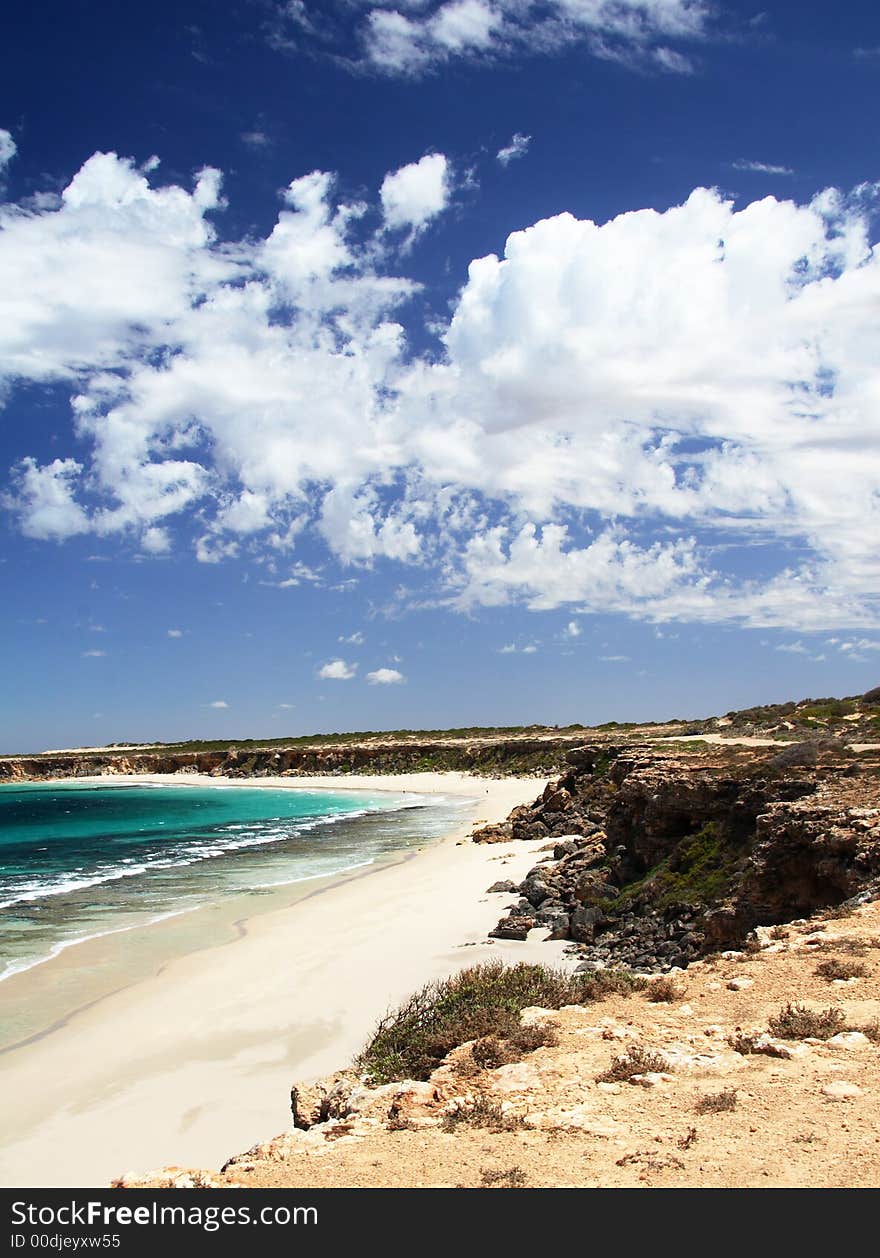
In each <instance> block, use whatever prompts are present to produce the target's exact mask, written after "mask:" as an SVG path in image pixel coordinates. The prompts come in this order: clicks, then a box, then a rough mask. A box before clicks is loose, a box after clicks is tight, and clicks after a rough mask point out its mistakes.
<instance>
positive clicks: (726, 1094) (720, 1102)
mask: <svg viewBox="0 0 880 1258" xmlns="http://www.w3.org/2000/svg"><path fill="white" fill-rule="evenodd" d="M736 1104H737V1098H736V1088H725V1089H724V1090H723V1091H722V1092H707V1093H706V1095H705V1096H701V1097H700V1099H699V1100H698V1101H697V1103H696V1105H695V1106H694V1111H695V1112H696V1113H697V1114H724V1113H727V1112H728V1111H730V1110H733V1109H736Z"/></svg>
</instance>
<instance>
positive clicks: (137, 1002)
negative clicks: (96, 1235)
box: [0, 773, 563, 1187]
mask: <svg viewBox="0 0 880 1258" xmlns="http://www.w3.org/2000/svg"><path fill="white" fill-rule="evenodd" d="M77 780H78V781H83V780H84V779H77ZM98 780H100V781H105V782H106V779H98ZM121 780H124V779H120V778H114V779H113V781H114V782H119V781H121ZM132 780H134V781H136V782H139V783H142V782H144V781H145V780H152V781H156V782H173V783H177V784H182V783H187V782H191V783H197V782H200V781H208V782H211V783H212V784H216V783H217V782H218V780H219V781H222V779H216V778H209V779H201V778H199V777H198V776H196V775H183V774H175V775H174V776H173V777H170V778H162V777H160V776H158V775H157V776H155V777H152V778H150V779H147V778H145V777H143V776H138V777H137V778H135V779H132ZM231 784H234V785H246V786H248V787H254V786H256V785H264V786H267V787H271V786H275V787H277V786H286V787H295V788H305V789H322V788H328V789H333V790H340V789H345V788H349V789H366V790H369V791H377V790H391V791H395V792H400V791H418V792H422V793H426V794H433V793H439V794H444V795H452V794H457V795H461V796H467V797H469V798H472V799H474V801H475V802H474V810H473V813H472V815H471V816H470V817H469V818H468V823H467V825H464V826H462V827H461V828H460V829H459V831H457V832H456V833H453V834H451V835H450V836H448V837H447V838H446V839H444V840H443V841H442V842H441V843H439V844H435V845H434V846H432V847H430V848H427V849H425V850H423V851H420V852H418V853H416V854H414V855H413V856H412V857H410V858H409V859H406V860H404V861H402V862H400V863H398V864H394V865H390V866H385V867H384V868H379V869H376V870H375V871H370V872H368V873H366V874H364V875H361V876H358V877H354V878H349V880H348V881H345V882H343V883H342V884H336V885H333V886H331V887H330V888H329V889H326V890H322V891H320V892H319V893H316V894H313V895H311V896H309V897H308V898H307V899H304V900H302V901H300V902H299V903H298V904H297V905H296V906H295V907H294V908H292V909H288V910H286V911H284V912H272V913H266V914H263V915H261V916H257V917H254V918H252V919H250V920H247V921H242V922H240V923H238V930H239V938H238V939H237V940H236V941H235V942H233V943H231V944H229V945H226V946H223V947H219V948H211V949H207V950H204V951H202V952H199V953H195V954H192V955H189V956H186V957H181V958H179V959H177V960H175V961H173V962H171V963H169V964H167V965H165V966H163V967H161V968H160V969H159V970H158V971H157V972H156V973H155V974H154V975H152V976H151V977H150V978H148V979H146V980H143V981H139V982H137V983H135V984H133V985H131V986H129V987H127V988H125V989H123V990H122V991H118V992H116V993H114V994H112V995H110V996H107V997H105V998H104V999H102V1000H100V1001H98V1002H96V1003H94V1004H92V1005H90V1006H87V1007H85V1008H83V1009H81V1010H79V1011H78V1012H77V1013H75V1014H74V1015H73V1016H72V1017H70V1018H68V1019H66V1020H65V1022H64V1023H63V1024H62V1025H60V1026H59V1027H57V1028H56V1029H53V1030H51V1031H50V1032H48V1033H47V1034H46V1035H44V1036H42V1037H41V1038H39V1039H38V1040H37V1041H36V1042H33V1043H30V1044H27V1045H26V1046H24V1047H20V1048H13V1049H11V1050H10V1051H8V1052H6V1053H4V1054H3V1055H2V1056H0V1094H2V1096H3V1098H4V1102H3V1130H4V1139H3V1146H4V1147H3V1149H2V1151H0V1184H3V1185H5V1186H9V1187H12V1186H31V1187H34V1186H47V1187H51V1186H58V1187H65V1186H92V1185H101V1184H105V1183H107V1182H108V1181H109V1179H110V1178H111V1177H112V1176H113V1175H116V1174H119V1173H120V1172H121V1171H125V1170H126V1169H127V1168H136V1169H143V1168H145V1167H149V1166H154V1165H161V1164H167V1163H169V1162H176V1163H178V1164H184V1165H186V1164H189V1165H199V1164H201V1165H217V1164H219V1163H220V1162H222V1161H224V1160H225V1158H226V1157H227V1156H229V1155H231V1154H232V1153H235V1152H236V1151H238V1150H240V1149H242V1148H245V1147H247V1146H248V1145H249V1144H252V1143H254V1142H255V1141H257V1140H259V1139H265V1137H266V1136H267V1134H270V1133H272V1132H274V1131H279V1130H283V1129H284V1128H285V1127H286V1126H288V1125H289V1121H290V1118H289V1112H288V1095H289V1091H290V1086H291V1084H292V1083H293V1082H294V1081H295V1080H298V1081H303V1080H309V1079H312V1078H315V1077H317V1076H319V1075H321V1074H325V1073H327V1072H328V1071H330V1070H333V1069H336V1068H337V1067H339V1066H340V1065H344V1064H345V1063H346V1062H347V1061H348V1060H350V1058H351V1057H352V1055H353V1054H354V1053H355V1052H356V1051H357V1050H358V1049H359V1048H360V1047H361V1045H362V1044H363V1042H364V1040H365V1039H366V1037H367V1035H368V1033H369V1031H370V1029H371V1027H372V1026H373V1024H374V1023H375V1022H376V1020H377V1019H378V1018H379V1017H381V1015H382V1014H383V1013H384V1012H385V1011H386V1010H387V1009H388V1007H389V1006H391V1005H394V1004H396V1003H398V1002H399V1001H400V1000H402V999H403V998H404V997H405V996H407V995H408V994H409V993H410V992H411V991H412V990H413V989H415V988H417V987H419V986H421V985H422V984H423V983H424V982H426V981H427V980H428V979H430V978H432V977H438V976H441V975H444V974H447V973H450V972H452V971H454V970H455V969H458V968H461V967H462V966H464V965H467V964H472V963H473V962H475V961H478V960H481V959H485V958H488V957H491V956H504V957H507V958H508V959H515V960H518V959H527V958H528V959H542V960H544V961H553V960H555V959H557V958H558V957H560V956H561V951H562V947H563V945H562V944H552V945H551V944H542V943H540V942H537V941H536V942H535V943H534V944H533V943H531V942H529V943H527V944H517V943H508V942H503V941H496V942H491V943H490V942H488V941H487V940H486V933H487V931H488V930H489V929H491V927H492V925H494V923H495V921H496V920H497V918H498V916H499V913H500V908H501V904H500V897H498V896H492V897H488V896H486V895H485V894H484V893H485V890H486V888H487V887H488V886H489V885H490V883H492V882H494V881H495V880H497V879H498V878H502V877H503V878H508V877H510V878H513V879H514V880H516V881H518V880H520V879H521V878H522V877H523V876H524V874H525V873H526V871H527V870H528V869H529V868H530V867H531V866H532V865H533V864H534V862H535V859H536V851H535V845H534V844H533V843H531V844H529V843H517V844H510V845H505V854H504V855H503V856H502V855H501V854H500V853H499V851H498V849H497V847H495V846H493V845H484V846H475V845H473V844H469V843H463V842H461V841H460V840H461V839H462V837H463V835H465V834H467V833H468V831H469V829H470V826H471V825H472V824H473V823H474V822H475V821H486V822H491V821H498V820H501V819H503V818H505V817H506V816H507V815H508V813H509V812H510V810H511V808H513V807H514V806H515V805H516V804H519V803H524V802H527V801H531V800H533V799H534V798H535V797H536V796H537V795H538V794H539V793H540V791H541V790H542V789H543V787H544V785H545V783H544V781H542V780H539V779H536V778H525V779H515V778H506V779H501V780H489V779H484V778H474V777H469V776H467V775H465V774H459V773H447V774H405V775H396V776H393V777H392V776H389V777H374V776H369V777H363V778H360V777H354V776H351V777H349V776H346V777H345V778H344V779H340V778H339V777H330V778H295V779H290V778H278V779H271V778H263V779H260V781H259V782H255V781H253V780H248V781H246V782H244V783H242V782H241V781H235V782H233V783H231ZM120 938H121V939H124V936H121V937H120ZM120 946H123V945H120ZM88 947H89V945H88V944H84V945H82V947H81V949H79V950H77V949H72V950H70V952H69V953H68V954H67V956H68V958H69V957H70V956H71V954H72V953H74V952H77V951H79V952H80V953H81V954H82V955H81V957H80V958H78V960H79V963H80V964H87V961H88V953H87V951H86V949H87V948H88ZM47 964H50V965H51V964H54V963H53V962H49V963H47Z"/></svg>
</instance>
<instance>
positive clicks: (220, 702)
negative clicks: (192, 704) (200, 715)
mask: <svg viewBox="0 0 880 1258" xmlns="http://www.w3.org/2000/svg"><path fill="white" fill-rule="evenodd" d="M208 707H209V708H228V707H229V704H228V703H227V702H226V700H225V699H215V700H214V702H213V703H209V704H208Z"/></svg>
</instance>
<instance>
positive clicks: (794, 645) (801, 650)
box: [773, 642, 810, 655]
mask: <svg viewBox="0 0 880 1258" xmlns="http://www.w3.org/2000/svg"><path fill="white" fill-rule="evenodd" d="M773 649H774V651H787V652H788V653H789V654H790V655H809V654H810V652H809V650H808V648H807V647H805V646H804V644H803V642H782V643H780V645H779V646H776V647H774V648H773Z"/></svg>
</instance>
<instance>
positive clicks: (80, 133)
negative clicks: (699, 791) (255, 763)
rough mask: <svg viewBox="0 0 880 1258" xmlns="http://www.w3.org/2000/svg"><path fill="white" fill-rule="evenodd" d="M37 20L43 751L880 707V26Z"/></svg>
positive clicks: (15, 529) (261, 9)
mask: <svg viewBox="0 0 880 1258" xmlns="http://www.w3.org/2000/svg"><path fill="white" fill-rule="evenodd" d="M20 8H21V9H22V11H21V12H17V13H15V14H11V15H10V17H9V18H8V19H7V25H6V37H5V40H4V50H3V53H2V54H0V56H2V62H3V64H2V73H0V201H2V207H0V405H2V418H0V582H2V590H3V597H2V606H0V649H2V651H3V658H4V662H5V665H6V667H5V670H4V671H5V683H4V686H3V693H2V698H0V748H2V749H3V750H7V751H17V750H25V749H37V748H41V747H53V746H69V745H80V744H94V743H100V742H104V741H117V740H122V739H132V740H135V739H152V738H160V739H172V738H184V737H204V736H214V737H247V736H260V735H270V734H276V733H277V734H279V735H281V734H287V733H289V734H298V733H306V732H312V731H333V730H342V729H358V728H373V729H383V728H396V727H399V726H411V727H440V726H448V725H463V724H473V723H486V724H490V723H492V724H494V723H499V724H506V723H530V722H537V721H540V722H548V723H551V724H552V723H559V724H563V723H567V722H570V721H581V722H583V723H592V722H599V721H604V720H609V719H619V720H625V719H635V718H645V719H650V718H661V717H664V716H672V715H682V716H688V715H692V716H698V715H708V714H711V713H713V712H719V711H725V710H727V709H729V708H733V707H741V706H746V705H750V704H752V703H756V702H771V701H778V700H784V699H788V698H795V697H802V696H805V695H813V696H818V695H825V694H833V693H836V694H851V693H858V692H861V691H863V690H865V689H867V688H868V687H870V686H873V685H875V684H876V682H877V668H878V663H880V605H878V590H880V582H878V575H880V563H878V556H877V538H878V535H880V529H878V525H880V493H878V490H880V456H878V442H877V434H878V409H880V368H878V362H880V354H878V350H880V345H878V341H880V334H878V329H880V320H878V312H880V261H878V256H877V255H876V254H875V253H874V251H873V250H872V246H873V244H874V243H875V242H876V240H877V236H878V229H877V223H878V217H877V210H878V183H877V181H878V179H880V168H878V160H877V146H876V138H875V131H876V127H875V125H874V123H875V120H876V115H877V104H878V96H880V91H878V89H880V11H878V10H877V8H876V6H873V5H868V4H862V3H849V4H846V5H844V6H838V7H837V8H836V9H835V10H834V11H833V12H832V11H830V10H829V8H828V6H827V5H825V4H819V3H797V4H795V3H770V4H767V5H764V6H763V7H760V8H759V7H758V6H752V5H749V4H746V3H743V2H742V0H734V2H731V3H727V4H711V3H703V2H702V0H544V2H542V3H532V2H531V0H445V3H439V2H438V0H397V3H391V2H390V0H388V2H382V3H378V2H373V0H331V2H329V3H324V4H321V5H316V4H309V3H299V2H296V0H294V2H291V3H277V2H276V0H247V2H243V3H230V4H224V5H216V4H210V3H207V2H204V3H194V2H190V3H187V2H186V0H182V2H181V0H178V2H177V3H175V4H173V5H172V4H167V3H156V4H153V5H152V6H149V8H148V9H147V8H144V7H143V6H141V7H131V6H119V5H115V4H109V3H106V4H102V3H90V4H72V5H60V4H59V5H52V6H49V10H47V9H46V8H45V6H44V7H43V8H41V9H39V10H36V9H34V8H33V6H32V7H31V9H30V10H27V7H26V6H20ZM49 12H51V19H52V20H51V21H48V20H47V13H49Z"/></svg>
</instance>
